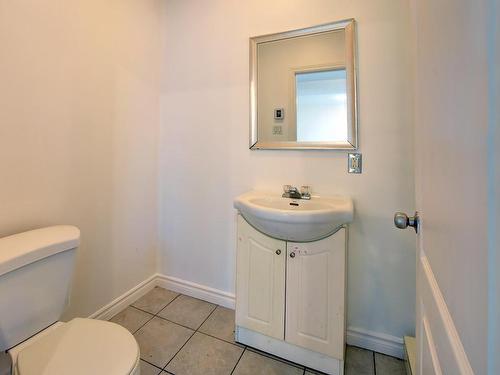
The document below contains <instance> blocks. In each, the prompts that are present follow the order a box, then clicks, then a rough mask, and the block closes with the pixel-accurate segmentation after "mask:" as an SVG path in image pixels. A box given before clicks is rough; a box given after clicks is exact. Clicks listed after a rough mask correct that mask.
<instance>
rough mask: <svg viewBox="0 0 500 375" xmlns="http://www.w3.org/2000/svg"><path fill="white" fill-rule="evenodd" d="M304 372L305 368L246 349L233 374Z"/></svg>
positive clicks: (282, 374) (285, 374)
mask: <svg viewBox="0 0 500 375" xmlns="http://www.w3.org/2000/svg"><path fill="white" fill-rule="evenodd" d="M303 372H304V369H303V368H298V367H295V366H292V365H289V364H287V363H285V362H281V361H278V360H276V359H272V358H269V357H266V356H263V355H261V354H259V353H256V352H253V351H250V350H245V353H243V356H242V357H241V359H240V361H239V362H238V365H237V366H236V368H235V370H234V372H233V374H234V375H253V374H269V375H302V374H303Z"/></svg>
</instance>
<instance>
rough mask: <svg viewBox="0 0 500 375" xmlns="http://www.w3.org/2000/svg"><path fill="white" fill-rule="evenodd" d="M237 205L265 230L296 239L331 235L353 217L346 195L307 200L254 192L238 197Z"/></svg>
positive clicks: (279, 237) (248, 218)
mask: <svg viewBox="0 0 500 375" xmlns="http://www.w3.org/2000/svg"><path fill="white" fill-rule="evenodd" d="M234 208H236V209H237V210H238V211H239V212H240V213H241V215H242V216H243V217H244V218H245V220H246V221H247V222H248V223H250V224H251V225H252V226H253V227H254V228H256V229H257V230H259V231H261V232H262V233H264V234H267V235H268V236H271V237H274V238H278V239H280V240H285V241H294V242H310V241H316V240H319V239H321V238H324V237H327V236H328V235H330V234H332V233H334V232H335V231H336V230H337V229H338V228H339V227H340V226H341V225H343V224H348V223H350V222H351V221H352V219H353V204H352V200H351V198H349V197H343V196H332V197H316V196H313V197H312V198H311V200H303V199H290V198H282V197H281V196H280V195H279V194H273V193H265V192H258V191H250V192H248V193H245V194H242V195H240V196H238V197H236V199H235V200H234Z"/></svg>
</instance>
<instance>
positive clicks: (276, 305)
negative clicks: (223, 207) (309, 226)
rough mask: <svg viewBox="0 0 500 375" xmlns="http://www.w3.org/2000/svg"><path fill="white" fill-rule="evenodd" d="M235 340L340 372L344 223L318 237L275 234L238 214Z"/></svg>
mask: <svg viewBox="0 0 500 375" xmlns="http://www.w3.org/2000/svg"><path fill="white" fill-rule="evenodd" d="M237 240H238V246H237V271H236V275H237V277H236V340H237V341H239V342H241V343H244V344H246V345H249V346H252V347H256V348H257V349H260V350H263V351H266V352H269V353H271V354H274V355H277V356H280V357H283V358H286V359H289V360H291V361H293V362H297V363H300V364H304V365H306V366H307V367H311V368H315V369H317V370H320V371H323V372H326V373H330V374H342V373H343V360H344V346H345V345H344V344H345V339H344V328H345V263H346V258H345V254H346V228H345V227H341V228H340V229H339V230H338V231H337V232H335V233H334V234H333V235H331V236H329V237H327V238H324V239H322V240H319V241H314V242H305V243H295V242H286V241H281V240H277V239H274V238H272V237H269V236H267V235H265V234H262V233H261V232H259V231H257V230H256V229H254V228H253V227H252V226H251V225H249V224H248V223H247V222H246V221H245V219H244V218H243V217H242V216H241V215H238V238H237Z"/></svg>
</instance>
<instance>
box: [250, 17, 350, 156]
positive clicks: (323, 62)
mask: <svg viewBox="0 0 500 375" xmlns="http://www.w3.org/2000/svg"><path fill="white" fill-rule="evenodd" d="M353 26H354V21H353V20H349V21H344V22H341V23H335V24H330V25H323V26H319V27H315V28H310V29H305V30H298V31H294V32H288V33H281V34H274V35H268V36H264V37H257V38H252V40H251V45H252V71H251V90H252V91H251V95H252V118H251V124H250V125H251V138H252V139H251V142H250V146H251V148H333V149H335V148H340V149H354V148H356V145H357V140H356V113H355V74H354V44H353V43H354V42H353V40H354V39H353Z"/></svg>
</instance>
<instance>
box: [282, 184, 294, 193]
mask: <svg viewBox="0 0 500 375" xmlns="http://www.w3.org/2000/svg"><path fill="white" fill-rule="evenodd" d="M290 190H292V185H283V192H284V193H289V192H290Z"/></svg>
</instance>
